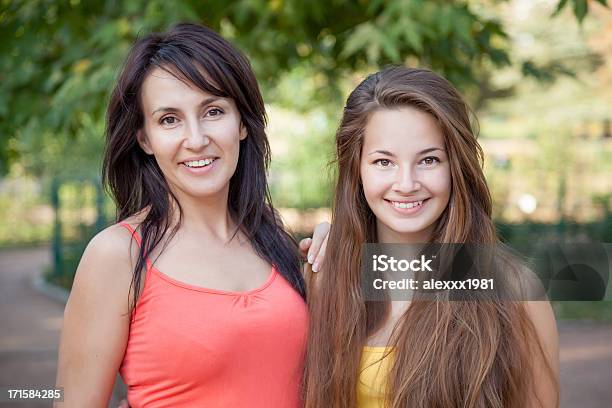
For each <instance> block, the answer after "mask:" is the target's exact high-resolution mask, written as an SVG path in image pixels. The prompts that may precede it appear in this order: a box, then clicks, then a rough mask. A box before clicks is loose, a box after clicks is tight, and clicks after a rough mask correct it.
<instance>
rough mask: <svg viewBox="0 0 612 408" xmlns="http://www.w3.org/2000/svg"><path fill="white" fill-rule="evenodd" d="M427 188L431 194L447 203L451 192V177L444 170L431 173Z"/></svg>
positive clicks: (445, 169) (446, 169)
mask: <svg viewBox="0 0 612 408" xmlns="http://www.w3.org/2000/svg"><path fill="white" fill-rule="evenodd" d="M427 186H428V188H429V189H430V191H431V192H432V193H433V194H435V195H436V196H438V197H439V198H442V199H443V200H444V201H445V202H447V201H448V199H449V197H450V191H451V176H450V171H449V169H448V168H444V169H440V171H439V172H435V173H434V172H432V174H430V177H429V180H428V183H427Z"/></svg>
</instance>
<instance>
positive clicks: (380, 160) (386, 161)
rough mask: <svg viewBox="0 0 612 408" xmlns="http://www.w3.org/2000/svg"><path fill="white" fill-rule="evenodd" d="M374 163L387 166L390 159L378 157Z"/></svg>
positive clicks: (389, 163)
mask: <svg viewBox="0 0 612 408" xmlns="http://www.w3.org/2000/svg"><path fill="white" fill-rule="evenodd" d="M374 163H375V164H378V165H379V166H381V167H389V166H390V165H391V161H389V160H387V159H378V160H376V161H375V162H374Z"/></svg>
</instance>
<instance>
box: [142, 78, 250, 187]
mask: <svg viewBox="0 0 612 408" xmlns="http://www.w3.org/2000/svg"><path fill="white" fill-rule="evenodd" d="M141 103H142V110H143V115H144V125H143V128H142V129H141V130H140V131H139V132H138V142H139V143H140V146H141V147H142V149H143V150H144V151H145V152H146V153H147V154H152V155H154V156H155V160H156V161H157V164H158V165H159V167H160V169H161V170H162V172H163V174H164V177H165V178H166V181H167V182H168V184H169V186H170V187H171V189H172V191H173V192H174V194H178V195H179V196H181V195H188V196H191V197H195V198H210V197H213V196H219V197H221V195H225V196H227V192H228V191H229V180H230V178H231V177H232V175H233V174H234V172H235V171H236V166H237V164H238V154H239V150H240V140H242V139H244V138H245V137H246V129H245V128H244V126H242V124H241V118H240V112H239V111H238V109H237V107H236V104H235V103H234V101H233V100H232V99H231V98H223V97H219V96H215V95H211V94H209V93H207V92H205V91H203V90H201V89H199V88H197V87H196V86H195V85H193V84H188V83H185V82H183V81H181V80H179V79H178V78H176V77H175V76H173V75H172V74H170V73H169V72H167V71H165V70H163V69H160V68H155V69H153V70H152V71H151V73H150V74H149V75H148V76H147V78H146V79H145V81H144V83H143V85H142V92H141Z"/></svg>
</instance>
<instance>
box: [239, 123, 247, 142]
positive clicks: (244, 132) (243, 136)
mask: <svg viewBox="0 0 612 408" xmlns="http://www.w3.org/2000/svg"><path fill="white" fill-rule="evenodd" d="M247 134H248V132H247V128H246V126H244V123H242V122H240V140H244V139H246V137H247Z"/></svg>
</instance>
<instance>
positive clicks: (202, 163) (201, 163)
mask: <svg viewBox="0 0 612 408" xmlns="http://www.w3.org/2000/svg"><path fill="white" fill-rule="evenodd" d="M214 161H215V159H204V160H192V161H187V162H184V164H185V166H187V167H205V166H208V165H209V164H210V163H212V162H214Z"/></svg>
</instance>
